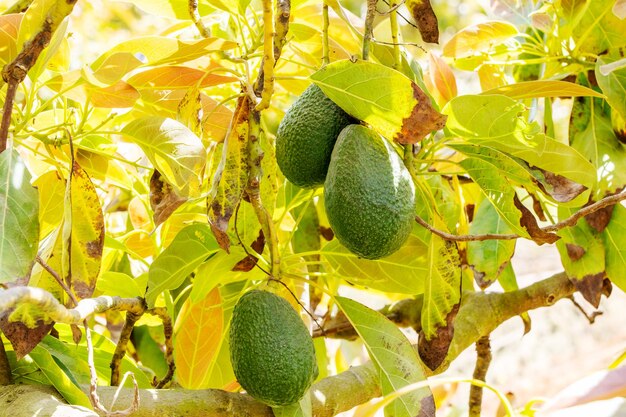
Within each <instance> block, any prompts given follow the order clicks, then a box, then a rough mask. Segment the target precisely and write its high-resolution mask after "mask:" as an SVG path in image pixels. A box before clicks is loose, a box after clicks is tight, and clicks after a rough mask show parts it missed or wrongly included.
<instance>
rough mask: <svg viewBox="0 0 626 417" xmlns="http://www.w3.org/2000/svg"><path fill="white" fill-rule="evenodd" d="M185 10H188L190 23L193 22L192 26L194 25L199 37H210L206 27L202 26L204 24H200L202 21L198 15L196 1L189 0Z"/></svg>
mask: <svg viewBox="0 0 626 417" xmlns="http://www.w3.org/2000/svg"><path fill="white" fill-rule="evenodd" d="M187 8H188V9H189V17H191V21H192V22H193V24H194V25H196V28H197V29H198V32H200V35H201V36H202V37H203V38H209V37H211V33H210V32H209V30H208V29H207V27H206V26H204V23H203V22H202V19H201V17H200V13H198V0H189V1H188V3H187Z"/></svg>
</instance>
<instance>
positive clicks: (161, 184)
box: [150, 169, 187, 226]
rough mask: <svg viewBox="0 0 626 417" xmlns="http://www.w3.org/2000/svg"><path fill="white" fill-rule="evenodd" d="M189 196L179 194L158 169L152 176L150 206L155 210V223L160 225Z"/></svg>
mask: <svg viewBox="0 0 626 417" xmlns="http://www.w3.org/2000/svg"><path fill="white" fill-rule="evenodd" d="M185 201H187V198H185V197H181V196H179V195H178V194H177V193H176V191H174V189H173V188H172V186H171V185H170V184H169V183H168V182H167V181H166V180H165V178H164V177H163V175H161V173H160V172H159V171H158V170H156V169H155V170H154V172H153V173H152V176H151V177H150V207H152V211H153V212H154V225H155V226H158V225H160V224H161V223H163V222H164V221H165V220H167V218H168V217H170V216H171V215H172V213H174V212H175V211H176V209H177V208H178V207H180V206H181V205H182V204H183V203H184V202H185Z"/></svg>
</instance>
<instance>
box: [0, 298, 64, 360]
mask: <svg viewBox="0 0 626 417" xmlns="http://www.w3.org/2000/svg"><path fill="white" fill-rule="evenodd" d="M12 312H13V310H9V311H5V312H3V313H2V314H0V330H2V333H4V335H5V336H6V338H7V339H8V340H9V341H10V342H11V345H12V346H13V350H14V351H15V355H16V356H17V359H18V360H19V359H21V358H23V357H24V356H26V355H28V354H29V353H30V351H31V350H33V349H34V348H35V346H37V345H38V344H39V342H41V340H42V339H43V338H44V337H46V335H47V334H48V333H50V329H52V326H53V325H54V323H48V324H46V323H44V322H43V321H42V320H39V321H38V322H37V326H36V327H35V328H32V329H31V328H29V327H28V326H26V325H25V324H24V323H22V322H19V321H15V322H10V321H9V316H10V315H11V313H12Z"/></svg>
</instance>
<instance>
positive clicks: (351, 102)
mask: <svg viewBox="0 0 626 417" xmlns="http://www.w3.org/2000/svg"><path fill="white" fill-rule="evenodd" d="M311 79H312V80H313V81H314V82H315V83H316V84H317V85H318V86H319V87H320V88H321V89H322V90H323V91H324V93H325V94H326V95H327V96H328V97H329V98H330V99H331V100H333V101H334V102H335V103H336V104H337V105H338V106H340V107H341V108H342V109H343V110H345V111H346V112H347V113H349V114H350V115H352V116H353V117H355V118H357V119H359V120H363V121H365V122H367V123H368V124H369V125H371V126H372V128H374V130H377V131H378V132H379V133H380V134H381V135H383V136H385V137H386V138H388V139H390V140H392V139H393V140H396V141H398V142H400V143H416V142H419V141H420V140H422V139H423V138H424V137H425V136H426V135H428V134H429V133H431V132H432V131H435V130H439V129H441V128H442V127H443V125H444V124H445V120H446V118H445V116H443V115H441V114H439V113H438V112H437V111H436V110H435V109H434V108H433V107H432V105H431V103H430V99H429V98H428V96H427V95H426V94H425V93H424V92H423V91H422V90H421V89H420V88H419V87H418V86H417V84H415V83H414V82H413V81H411V80H410V79H409V78H408V77H406V76H405V75H404V74H402V73H401V72H399V71H396V70H394V69H392V68H389V67H386V66H384V65H381V64H375V63H372V62H367V61H357V62H352V61H350V60H344V61H337V62H333V63H332V64H330V65H327V66H325V67H324V68H322V69H320V70H319V71H317V72H316V73H314V74H313V75H311Z"/></svg>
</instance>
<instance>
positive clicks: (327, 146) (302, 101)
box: [276, 84, 354, 188]
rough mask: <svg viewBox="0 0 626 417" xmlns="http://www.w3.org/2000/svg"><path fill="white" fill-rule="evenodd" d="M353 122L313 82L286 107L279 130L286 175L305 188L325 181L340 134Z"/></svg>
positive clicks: (278, 147) (278, 146)
mask: <svg viewBox="0 0 626 417" xmlns="http://www.w3.org/2000/svg"><path fill="white" fill-rule="evenodd" d="M353 122H354V121H353V119H352V118H351V117H350V115H348V113H346V112H344V111H343V110H342V109H341V107H339V106H337V105H336V104H335V103H334V102H333V101H332V100H331V99H329V98H328V97H326V95H325V94H324V92H322V90H321V89H320V88H319V87H318V86H317V85H315V84H311V85H310V86H309V87H308V88H307V89H306V90H304V92H303V93H302V95H300V97H298V99H297V100H296V101H295V102H294V103H293V104H292V105H291V107H290V108H289V109H288V110H287V112H286V113H285V117H283V120H282V121H281V122H280V124H279V126H278V131H277V132H276V161H277V162H278V166H279V167H280V170H281V171H282V173H283V175H284V176H285V177H286V178H287V179H288V180H289V181H290V182H292V183H293V184H295V185H297V186H299V187H302V188H315V187H319V186H321V185H322V184H324V180H325V178H326V172H327V171H328V163H329V162H330V154H331V152H332V150H333V146H334V144H335V141H336V140H337V135H339V132H341V130H342V129H343V128H344V127H346V126H347V125H349V124H350V123H353Z"/></svg>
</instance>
